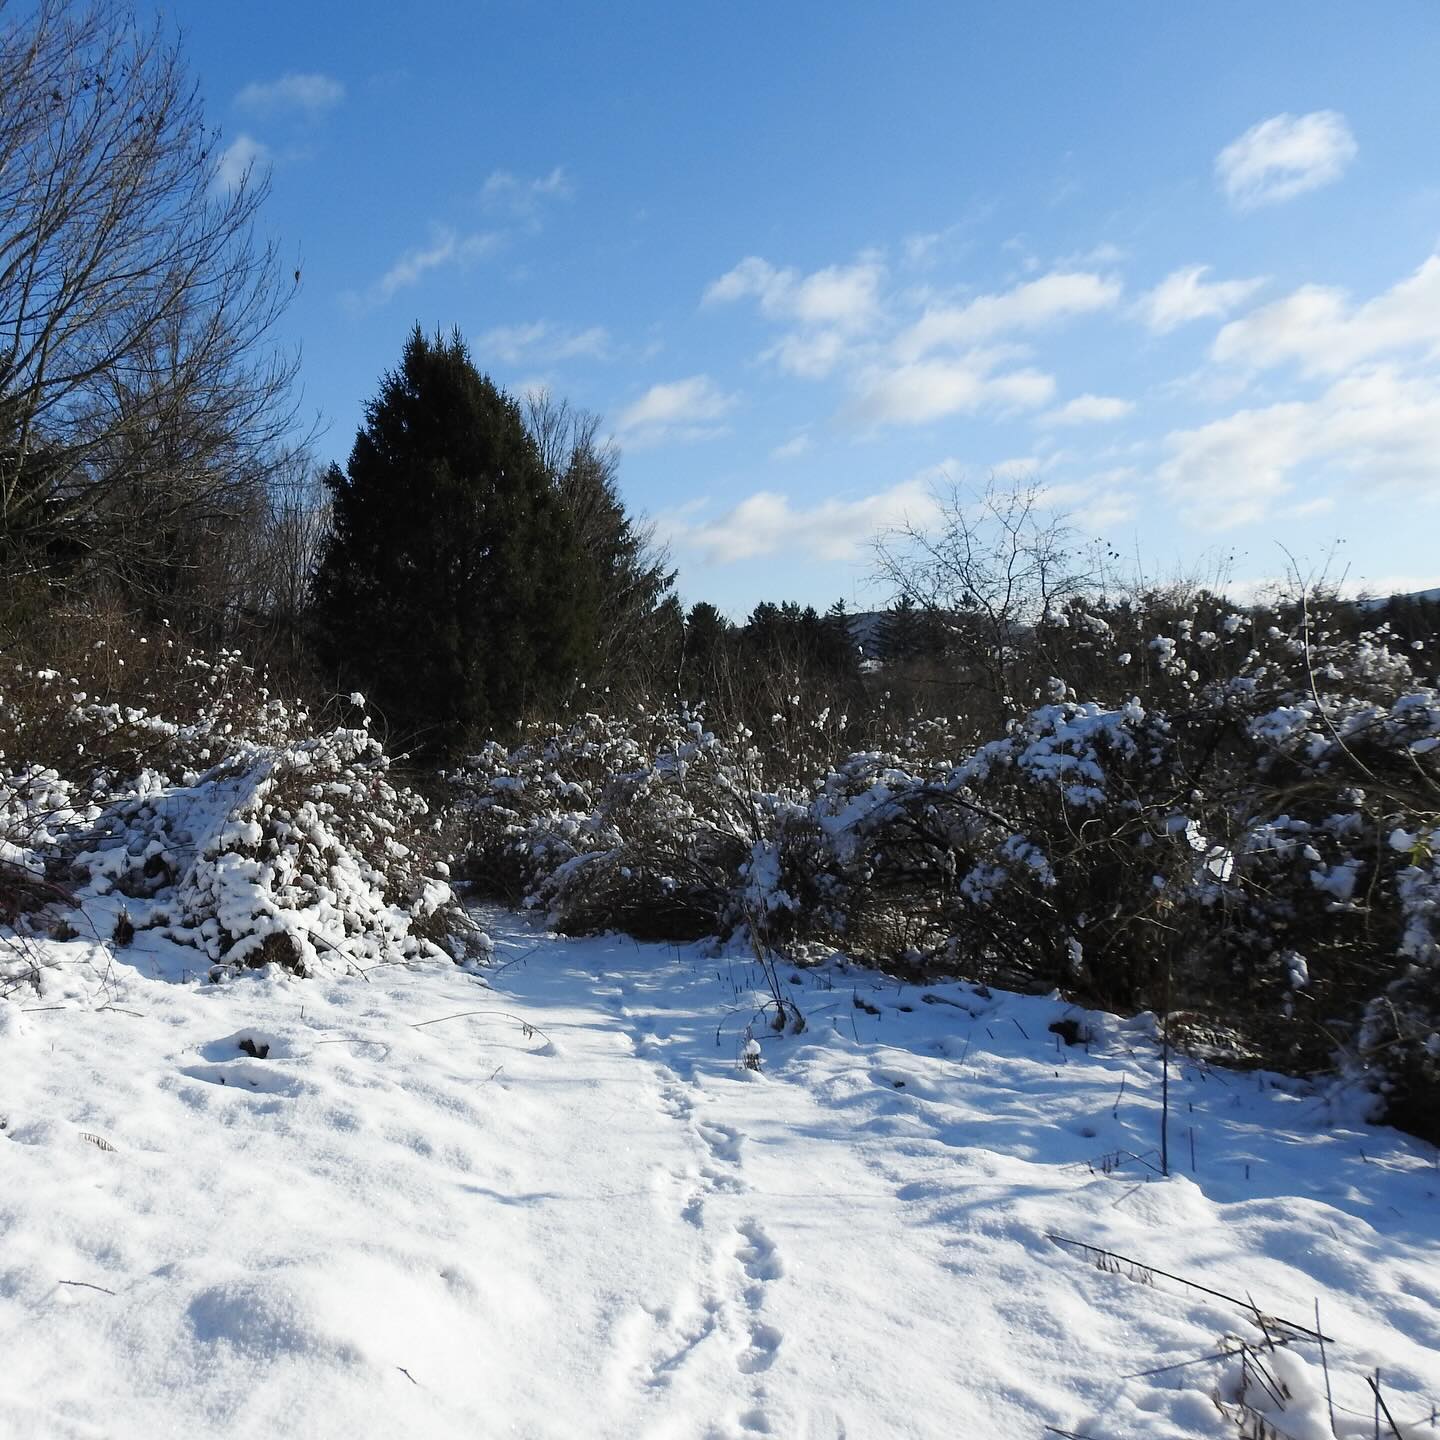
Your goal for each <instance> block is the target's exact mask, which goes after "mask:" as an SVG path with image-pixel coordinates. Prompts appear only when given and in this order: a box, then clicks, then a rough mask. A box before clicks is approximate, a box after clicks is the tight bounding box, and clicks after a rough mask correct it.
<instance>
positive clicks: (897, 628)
mask: <svg viewBox="0 0 1440 1440" xmlns="http://www.w3.org/2000/svg"><path fill="white" fill-rule="evenodd" d="M877 639H878V641H879V649H880V658H881V659H882V660H884V661H885V663H886V664H887V665H894V664H898V663H900V662H902V661H905V660H913V659H914V658H915V656H916V655H917V654H919V652H920V647H921V635H920V616H919V615H918V614H917V613H916V610H915V602H914V601H913V600H911V598H910V597H909V596H908V595H902V596H901V597H900V598H899V599H898V600H897V601H896V602H895V603H894V604H893V605H892V606H891V607H890V609H889V610H888V611H886V613H885V615H884V617H883V618H882V619H881V621H880V633H879V636H878V637H877Z"/></svg>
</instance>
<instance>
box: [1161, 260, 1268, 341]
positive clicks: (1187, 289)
mask: <svg viewBox="0 0 1440 1440" xmlns="http://www.w3.org/2000/svg"><path fill="white" fill-rule="evenodd" d="M1209 273H1210V267H1209V266H1208V265H1187V266H1185V267H1184V268H1183V269H1180V270H1172V271H1171V272H1170V274H1168V275H1167V276H1166V277H1165V278H1164V279H1163V280H1162V281H1161V282H1160V283H1159V284H1158V285H1157V286H1156V287H1155V288H1154V289H1153V290H1149V291H1147V292H1146V293H1145V294H1144V295H1142V296H1141V297H1140V300H1139V302H1138V303H1137V304H1136V306H1135V311H1136V313H1137V314H1138V315H1139V317H1140V319H1141V320H1143V321H1144V323H1145V324H1146V326H1148V328H1149V329H1150V330H1152V331H1154V333H1155V334H1157V335H1165V334H1168V333H1169V332H1170V331H1171V330H1178V329H1179V328H1180V326H1182V325H1185V324H1188V323H1189V322H1190V321H1191V320H1204V319H1207V318H1208V317H1210V316H1221V315H1228V314H1229V313H1230V312H1231V311H1232V310H1235V309H1237V308H1238V307H1239V306H1241V305H1243V304H1244V303H1245V302H1246V301H1247V300H1248V299H1249V298H1250V297H1251V296H1252V295H1253V294H1254V293H1255V292H1256V291H1257V290H1258V289H1260V287H1261V286H1262V285H1264V284H1265V283H1266V282H1265V279H1264V278H1263V277H1259V278H1256V279H1253V280H1207V279H1206V278H1205V277H1206V276H1207V275H1208V274H1209Z"/></svg>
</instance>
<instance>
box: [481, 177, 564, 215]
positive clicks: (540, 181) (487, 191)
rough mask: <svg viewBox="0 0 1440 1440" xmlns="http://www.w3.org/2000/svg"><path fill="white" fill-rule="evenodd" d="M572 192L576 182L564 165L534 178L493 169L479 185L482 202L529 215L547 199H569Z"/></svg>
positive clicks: (487, 205)
mask: <svg viewBox="0 0 1440 1440" xmlns="http://www.w3.org/2000/svg"><path fill="white" fill-rule="evenodd" d="M573 193H574V186H573V185H572V184H571V181H570V176H569V175H568V174H567V173H566V170H565V167H564V166H563V165H557V166H556V167H555V168H554V169H553V170H552V171H550V173H549V174H548V175H540V176H537V177H533V178H526V177H525V176H522V175H515V174H512V173H511V172H510V171H509V170H492V171H491V172H490V174H489V175H487V176H486V177H485V183H484V185H482V186H481V187H480V202H481V204H483V205H484V206H485V207H486V208H487V209H489V210H505V211H508V212H509V213H510V214H512V215H516V216H520V217H529V216H533V215H534V214H536V212H537V211H538V210H539V209H540V207H541V206H542V205H543V204H544V203H545V202H546V201H548V200H566V199H569V197H570V196H571V195H572V194H573Z"/></svg>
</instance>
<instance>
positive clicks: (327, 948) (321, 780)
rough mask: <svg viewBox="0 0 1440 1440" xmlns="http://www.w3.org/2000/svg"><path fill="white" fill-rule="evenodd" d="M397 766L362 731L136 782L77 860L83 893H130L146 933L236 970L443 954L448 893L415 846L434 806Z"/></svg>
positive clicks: (337, 965)
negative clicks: (392, 773) (164, 781)
mask: <svg viewBox="0 0 1440 1440" xmlns="http://www.w3.org/2000/svg"><path fill="white" fill-rule="evenodd" d="M388 768H389V762H388V760H387V758H386V756H385V754H384V751H383V750H382V749H381V747H380V746H379V744H378V743H377V742H376V741H375V740H373V739H372V738H371V737H370V735H369V734H368V732H366V731H364V730H354V729H351V730H344V729H342V730H334V731H331V732H330V733H328V734H326V735H322V736H317V737H314V738H311V739H304V740H299V741H296V742H294V743H292V744H289V745H284V746H275V747H264V748H261V747H253V748H250V749H247V750H246V751H244V752H242V753H239V754H236V755H234V756H231V757H230V758H228V759H227V760H225V761H222V762H221V764H220V765H218V766H216V767H215V768H214V769H213V770H211V771H209V772H207V774H205V775H203V776H201V777H199V778H198V779H197V780H196V781H195V782H194V783H193V784H189V785H183V786H166V785H158V784H157V785H155V786H153V787H152V786H147V785H145V784H143V783H142V784H140V785H137V786H136V787H135V790H134V792H133V793H131V794H129V795H126V796H125V797H124V798H122V799H120V800H118V801H116V802H115V803H113V804H111V805H109V806H107V807H105V809H104V811H103V812H102V814H101V816H100V818H99V819H98V820H97V821H96V822H95V824H94V825H93V826H91V827H90V828H89V831H88V833H87V834H86V836H85V837H84V839H83V841H82V842H81V846H82V848H79V849H78V850H77V851H76V852H75V853H74V855H73V857H72V865H73V866H74V868H75V869H76V870H77V871H79V872H81V873H83V874H85V875H86V876H87V877H88V880H87V883H86V886H85V890H86V891H88V892H90V893H95V894H110V893H118V894H122V895H124V896H126V897H127V910H128V912H129V914H130V916H131V917H132V919H133V921H134V923H135V924H136V925H137V926H138V927H140V928H141V929H142V930H143V929H153V930H158V931H159V932H160V933H161V934H163V935H165V936H167V937H168V938H170V939H172V940H175V941H178V942H179V943H181V944H185V945H192V946H194V947H195V948H196V949H197V950H199V951H200V952H201V953H202V954H203V955H204V956H206V957H207V958H208V959H209V960H211V961H214V962H223V963H224V964H225V965H227V966H232V967H235V966H248V967H254V966H257V965H262V964H266V963H271V962H274V963H277V964H280V965H282V966H284V967H285V968H286V969H290V970H294V971H296V972H297V973H301V974H310V973H314V972H317V971H330V970H336V969H341V970H345V969H351V968H355V967H359V968H363V967H364V966H365V965H366V964H373V963H376V962H378V961H381V960H387V959H398V958H425V957H438V956H440V955H442V954H448V953H451V952H450V951H446V950H444V949H443V948H442V946H441V945H440V944H439V943H437V942H439V941H443V940H445V939H446V938H447V928H446V926H445V925H444V924H441V923H437V917H441V918H442V919H443V917H444V915H445V913H446V912H453V911H454V909H455V904H454V898H453V896H452V894H451V891H450V887H449V885H448V884H447V883H446V882H445V881H443V880H441V879H438V878H432V868H433V863H434V857H433V855H430V854H427V853H426V851H425V850H424V849H417V841H422V842H423V833H424V828H425V827H424V817H425V816H426V814H427V806H426V805H425V802H424V801H423V800H422V799H421V798H420V797H419V796H418V795H416V794H415V793H414V792H413V791H409V790H405V789H397V788H395V787H394V786H393V785H391V784H390V782H389V779H388ZM402 837H403V838H402ZM82 893H83V892H82ZM452 949H453V947H452Z"/></svg>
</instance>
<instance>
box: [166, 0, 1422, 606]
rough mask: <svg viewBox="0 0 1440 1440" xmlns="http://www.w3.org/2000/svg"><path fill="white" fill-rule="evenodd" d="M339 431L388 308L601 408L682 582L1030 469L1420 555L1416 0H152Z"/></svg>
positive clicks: (693, 587)
mask: <svg viewBox="0 0 1440 1440" xmlns="http://www.w3.org/2000/svg"><path fill="white" fill-rule="evenodd" d="M172 13H173V15H174V18H176V19H177V20H178V21H179V23H180V24H181V26H182V28H183V31H184V35H185V43H186V47H187V51H188V54H189V56H190V60H191V63H192V65H193V66H194V68H195V71H196V74H197V78H198V80H199V82H200V84H201V87H202V90H203V93H204V95H205V97H206V101H207V108H208V113H209V116H210V119H211V120H212V122H213V123H215V124H218V125H219V126H220V127H221V130H222V132H223V143H224V145H225V146H226V147H227V152H226V158H225V160H224V161H222V167H233V166H236V165H239V164H240V163H242V162H243V161H245V160H246V159H250V158H253V159H254V160H255V161H256V162H257V163H259V164H262V165H265V166H268V167H269V168H270V170H271V173H272V183H273V193H272V196H271V200H270V202H269V204H268V207H267V222H268V224H269V226H270V228H271V230H272V231H273V233H274V234H275V235H276V236H277V237H278V238H279V239H280V241H281V242H282V245H283V246H284V247H285V251H286V253H287V255H291V254H293V255H294V256H296V257H297V259H298V260H299V262H300V263H301V264H302V270H303V284H302V287H301V292H300V295H299V297H298V299H297V300H296V302H295V304H294V306H293V307H292V309H291V311H290V312H289V314H288V315H287V317H286V321H285V335H286V338H287V339H289V340H291V341H294V342H298V343H299V344H301V346H302V347H303V356H304V359H303V368H302V375H303V379H304V384H305V391H306V402H307V405H308V406H309V408H310V409H311V410H312V411H318V412H319V413H320V415H321V416H322V417H323V419H324V420H325V421H326V422H327V424H328V427H329V428H328V430H327V432H326V434H325V435H324V437H323V438H322V440H321V449H322V451H323V452H324V454H325V457H326V458H327V459H328V458H336V459H340V460H342V461H343V459H344V457H345V455H346V454H347V453H348V451H349V447H350V444H351V442H352V441H353V438H354V432H355V427H356V425H357V424H358V423H359V422H360V419H361V416H362V410H363V405H364V402H365V400H366V399H367V398H368V397H369V396H371V395H372V394H373V393H374V391H375V389H376V386H377V383H378V380H379V378H380V375H381V374H382V372H383V371H384V370H386V369H387V368H389V367H390V366H392V365H393V364H394V363H395V361H396V360H397V358H398V356H399V352H400V347H401V345H402V343H403V341H404V338H405V335H406V334H407V333H408V331H409V329H410V327H411V326H412V325H413V324H414V323H415V322H416V321H418V322H419V323H420V324H421V325H422V326H424V327H425V328H426V329H427V330H429V329H433V328H435V327H437V326H438V327H443V328H445V329H447V330H448V329H449V328H450V327H451V326H458V327H459V328H460V330H461V331H462V332H463V333H464V335H465V336H466V337H467V339H468V340H469V342H470V345H471V348H472V352H473V354H474V356H475V359H476V361H477V363H478V364H479V365H480V366H481V367H482V368H483V369H485V370H487V371H488V372H489V373H490V374H491V375H492V376H493V377H494V378H495V379H496V381H497V382H498V383H500V384H502V385H504V386H506V387H507V388H510V389H512V390H518V389H520V388H522V387H525V386H530V385H539V384H544V385H547V386H549V387H550V388H551V389H552V390H553V391H554V392H555V393H556V394H558V395H563V396H565V397H567V398H569V399H570V400H571V401H572V402H573V403H575V404H577V405H580V406H583V407H586V408H589V409H592V410H595V411H598V412H600V413H602V414H603V415H604V416H605V418H606V421H607V424H608V426H609V427H610V429H611V430H612V431H613V432H614V434H615V435H616V437H617V439H618V440H619V442H620V444H621V445H622V447H623V451H624V458H623V463H622V470H621V475H622V486H623V490H624V493H625V496H626V499H627V501H628V502H629V503H630V504H631V506H632V507H633V508H635V509H636V510H639V511H643V512H645V513H646V514H648V515H649V516H650V517H652V518H653V519H655V520H656V521H657V523H658V525H659V526H660V529H661V531H662V533H663V534H665V535H666V536H667V537H668V539H669V543H670V545H671V548H672V552H673V555H674V559H675V562H676V564H677V565H678V567H679V570H680V582H679V583H680V588H681V591H682V593H683V595H684V596H685V597H686V599H687V600H691V601H693V600H697V599H701V598H705V599H711V600H713V601H715V602H716V603H718V604H720V605H721V606H722V607H723V608H725V609H727V610H730V611H731V612H732V613H735V614H737V615H743V614H744V613H745V612H746V611H748V609H749V608H750V607H751V606H752V605H753V604H754V603H755V602H756V601H758V600H760V599H776V600H782V599H796V600H801V601H808V602H814V603H816V604H817V605H823V604H826V603H828V602H829V601H830V600H832V599H834V598H836V597H844V598H845V599H846V600H847V602H849V603H851V604H852V605H859V606H865V605H869V604H873V603H877V602H879V601H881V600H883V599H884V596H883V594H881V593H879V592H877V591H876V590H875V589H874V588H873V586H872V585H871V584H870V583H869V582H868V575H869V571H870V549H869V546H870V539H871V537H872V535H873V534H874V533H875V531H876V530H877V529H878V528H883V527H885V526H889V525H894V524H895V523H897V522H898V521H899V520H900V519H902V517H906V516H908V517H909V518H911V519H912V520H919V521H923V520H924V519H925V518H926V516H927V514H928V513H929V507H930V505H931V504H932V501H931V499H930V495H931V491H932V489H933V486H934V485H935V483H936V482H937V480H938V481H940V482H941V483H945V482H947V481H953V482H958V483H960V484H962V485H970V486H978V485H983V484H984V483H985V481H986V480H987V478H988V477H990V476H992V475H1000V476H1005V475H1012V474H1014V475H1024V476H1027V477H1032V478H1033V479H1035V480H1036V481H1037V482H1039V483H1040V484H1042V485H1043V486H1045V487H1046V489H1047V491H1048V493H1049V495H1050V497H1051V500H1052V502H1053V503H1054V504H1055V505H1056V506H1057V507H1059V508H1061V509H1063V510H1064V511H1066V512H1067V513H1069V514H1070V515H1071V516H1072V518H1073V519H1074V520H1075V522H1076V523H1077V524H1078V525H1079V527H1080V528H1081V529H1082V530H1083V531H1085V532H1086V533H1090V534H1096V535H1100V536H1103V537H1105V538H1106V539H1108V540H1109V541H1111V543H1112V544H1114V545H1115V547H1116V548H1117V549H1119V550H1121V551H1123V552H1124V553H1126V554H1127V555H1128V554H1132V553H1139V554H1140V555H1141V556H1143V557H1144V560H1145V563H1146V566H1147V568H1148V569H1149V570H1150V571H1151V572H1152V573H1157V572H1166V571H1171V570H1175V569H1178V568H1187V569H1193V568H1196V567H1200V568H1205V569H1210V568H1213V567H1214V566H1215V565H1217V564H1228V568H1229V573H1230V574H1231V575H1232V577H1233V578H1234V579H1235V580H1236V581H1237V582H1241V583H1244V582H1251V581H1255V580H1260V579H1263V578H1265V577H1269V576H1274V575H1277V574H1279V573H1281V572H1282V571H1283V569H1284V568H1285V565H1286V560H1285V554H1284V551H1282V549H1281V548H1280V547H1281V545H1282V544H1283V545H1284V546H1285V547H1287V548H1288V549H1289V550H1290V551H1291V552H1293V553H1294V554H1295V555H1296V556H1297V557H1299V558H1300V559H1301V560H1302V562H1305V563H1309V564H1319V563H1321V562H1322V561H1323V560H1324V557H1325V556H1326V555H1327V553H1328V552H1329V551H1330V549H1331V547H1332V545H1333V544H1334V542H1336V541H1340V542H1342V544H1341V546H1340V549H1339V552H1338V557H1337V559H1336V561H1335V562H1334V564H1333V566H1332V570H1333V571H1335V572H1338V571H1340V570H1342V569H1344V570H1347V572H1348V575H1349V577H1350V581H1351V583H1352V585H1356V586H1358V585H1361V584H1368V585H1369V586H1371V587H1373V588H1375V589H1380V590H1386V589H1390V588H1396V587H1398V588H1418V587H1421V586H1429V585H1436V584H1440V545H1437V543H1436V541H1437V537H1440V166H1437V161H1436V149H1435V137H1436V135H1437V134H1440V85H1437V84H1436V83H1435V78H1434V77H1435V76H1436V75H1437V74H1440V11H1437V10H1436V8H1435V7H1434V5H1433V4H1431V3H1429V0H1408V3H1407V0H1394V3H1387V4H1386V5H1384V6H1376V7H1370V6H1357V5H1354V4H1335V3H1305V4H1290V3H1272V4H1267V5H1265V6H1256V5H1253V4H1250V3H1244V4H1240V3H1211V4H1205V5H1191V6H1181V5H1156V4H1151V3H1145V4H1140V3H1113V4H1104V5H1091V4H1074V3H1015V4H1005V5H998V4H988V3H986V4H980V3H954V0H952V3H934V4H920V3H898V4H895V5H891V6H884V7H882V6H877V5H873V4H859V3H854V4H852V3H838V0H832V3H826V4H790V5H775V4H773V3H771V4H766V5H760V4H752V3H745V0H739V3H730V4H727V5H724V6H719V5H715V6H699V5H675V4H669V5H659V4H650V3H626V4H624V5H620V6H598V5H593V4H575V3H570V4H565V3H529V4H525V3H513V4H512V3H502V0H494V3H427V0H415V3H411V4H408V5H403V6H399V5H395V4H393V3H387V4H384V5H381V4H375V3H371V0H353V3H347V4H345V5H339V4H306V5H300V6H296V5H294V4H293V0H291V3H285V4H281V3H277V0H249V3H247V4H246V5H244V6H211V5H208V4H207V5H203V6H202V5H184V6H180V7H178V9H177V10H175V11H173V12H172Z"/></svg>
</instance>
